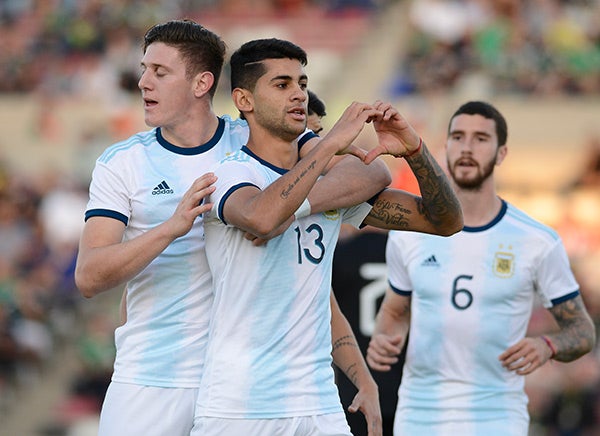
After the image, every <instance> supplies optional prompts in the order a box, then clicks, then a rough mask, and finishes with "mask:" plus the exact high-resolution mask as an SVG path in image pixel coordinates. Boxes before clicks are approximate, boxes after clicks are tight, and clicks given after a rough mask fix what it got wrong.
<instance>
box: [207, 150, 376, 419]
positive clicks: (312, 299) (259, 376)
mask: <svg viewBox="0 0 600 436" xmlns="http://www.w3.org/2000/svg"><path fill="white" fill-rule="evenodd" d="M285 171H286V170H284V169H281V168H277V167H274V166H272V165H270V164H269V163H267V162H265V161H263V160H261V159H260V158H258V157H256V156H255V155H254V154H253V153H252V152H251V151H250V150H249V149H247V148H246V147H244V148H242V150H241V151H239V152H237V153H235V154H232V155H231V156H229V157H228V158H226V159H225V160H224V161H223V162H222V164H221V165H220V166H218V167H216V168H215V174H216V175H217V177H218V180H217V182H216V184H215V185H216V191H215V192H214V193H213V194H212V195H211V201H212V202H213V203H214V207H213V210H212V211H211V212H210V213H209V214H207V216H206V217H205V231H206V251H207V255H208V261H209V264H210V268H211V271H212V273H213V277H214V293H215V299H214V305H213V312H212V316H211V325H210V333H209V346H208V355H209V356H210V358H209V359H207V362H206V366H205V372H204V374H203V379H202V384H201V386H200V392H199V395H198V407H197V410H196V417H206V416H208V417H221V418H247V419H269V418H283V417H294V416H309V415H321V414H327V413H334V412H342V407H341V404H340V400H339V396H338V392H337V389H336V386H335V382H334V373H333V369H332V367H331V363H332V361H331V328H330V318H331V317H330V315H331V312H330V304H329V296H330V292H331V269H332V260H333V252H334V248H335V244H336V241H337V237H338V233H339V230H340V225H341V223H342V220H343V221H345V222H349V223H351V224H354V225H359V224H360V223H361V222H362V221H363V219H364V217H365V216H366V215H367V214H368V212H369V211H370V206H369V205H367V204H363V205H360V206H356V207H354V208H350V209H345V210H341V211H338V210H334V211H329V212H326V213H321V214H314V215H311V216H307V217H304V218H301V219H299V220H296V221H294V222H293V223H292V225H291V226H290V227H289V228H288V229H287V230H286V231H285V232H284V233H282V234H281V235H279V236H277V237H275V238H273V239H271V240H270V241H268V242H267V244H266V245H264V246H261V247H255V246H253V245H252V243H251V242H250V241H248V240H246V239H245V238H244V232H242V231H241V230H239V229H237V228H235V227H233V226H231V225H228V224H227V223H225V222H224V221H223V216H222V210H223V205H224V203H225V202H226V201H227V198H228V197H229V195H230V194H231V193H232V192H234V191H235V190H236V189H238V188H240V187H242V186H248V185H251V186H256V187H258V188H259V189H264V188H266V187H267V186H268V185H270V184H271V183H272V182H274V181H275V180H276V179H277V178H279V177H280V176H281V175H282V174H283V173H285ZM268 213H269V211H268V210H265V214H268Z"/></svg>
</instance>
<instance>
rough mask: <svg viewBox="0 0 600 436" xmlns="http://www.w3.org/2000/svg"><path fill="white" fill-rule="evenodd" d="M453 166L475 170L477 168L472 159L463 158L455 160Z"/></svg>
mask: <svg viewBox="0 0 600 436" xmlns="http://www.w3.org/2000/svg"><path fill="white" fill-rule="evenodd" d="M454 166H455V167H457V168H475V167H477V162H475V161H474V160H473V159H467V158H463V159H459V160H457V161H456V163H455V164H454Z"/></svg>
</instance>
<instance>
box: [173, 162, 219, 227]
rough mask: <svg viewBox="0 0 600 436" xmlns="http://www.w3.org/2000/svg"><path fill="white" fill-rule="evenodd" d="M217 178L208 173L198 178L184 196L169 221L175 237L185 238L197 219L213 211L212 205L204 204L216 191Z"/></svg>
mask: <svg viewBox="0 0 600 436" xmlns="http://www.w3.org/2000/svg"><path fill="white" fill-rule="evenodd" d="M216 181H217V176H215V175H214V174H213V173H206V174H204V175H203V176H201V177H199V178H197V179H196V180H194V182H193V183H192V186H190V188H189V189H188V190H187V191H186V192H185V194H183V198H182V199H181V201H180V202H179V204H178V205H177V208H176V209H175V212H174V213H173V215H172V216H171V218H169V219H168V220H167V223H168V224H169V228H170V229H171V232H172V234H173V235H175V237H179V236H183V235H185V234H186V233H187V232H189V231H190V230H191V228H192V225H193V224H194V221H195V220H196V218H197V217H198V216H200V215H202V214H203V213H206V212H209V211H210V210H211V209H212V206H213V205H212V203H208V202H204V201H203V200H205V199H207V198H208V197H209V196H210V194H212V193H213V192H214V190H215V187H214V186H213V183H215V182H216Z"/></svg>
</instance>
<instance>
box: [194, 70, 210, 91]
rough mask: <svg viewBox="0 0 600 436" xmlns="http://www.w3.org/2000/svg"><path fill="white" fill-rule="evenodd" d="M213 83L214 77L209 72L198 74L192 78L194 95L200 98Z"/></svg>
mask: <svg viewBox="0 0 600 436" xmlns="http://www.w3.org/2000/svg"><path fill="white" fill-rule="evenodd" d="M214 83H215V77H214V76H213V73H211V72H210V71H203V72H202V73H198V74H197V75H196V77H195V78H194V95H195V96H196V97H202V96H204V95H205V94H208V92H209V91H210V90H211V89H212V87H213V85H214Z"/></svg>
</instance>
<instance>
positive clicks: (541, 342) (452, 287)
mask: <svg viewBox="0 0 600 436" xmlns="http://www.w3.org/2000/svg"><path fill="white" fill-rule="evenodd" d="M506 138H507V127H506V121H505V119H504V117H503V116H502V115H501V114H500V112H498V110H497V109H496V108H495V107H493V106H492V105H490V104H488V103H485V102H479V101H474V102H468V103H466V104H464V105H463V106H461V107H460V108H459V109H458V110H457V111H456V112H455V113H454V115H453V116H452V118H451V120H450V123H449V128H448V136H447V142H446V157H447V165H448V171H449V173H450V179H451V181H452V184H453V186H454V189H455V191H456V193H457V195H458V198H459V200H460V203H461V206H462V209H463V216H464V223H465V227H464V229H463V230H462V231H461V232H459V233H456V234H454V235H452V236H450V237H448V238H440V237H437V236H431V235H425V234H419V233H410V232H395V231H392V232H390V235H389V238H388V242H387V249H386V262H387V265H388V274H389V276H388V278H389V285H390V289H388V291H387V293H386V296H385V298H384V301H383V303H382V306H381V308H380V310H379V312H378V315H377V320H376V327H375V332H374V334H373V337H372V339H371V342H370V344H369V349H368V352H367V362H368V363H369V365H370V366H371V368H373V369H374V370H379V371H386V370H389V367H390V365H391V364H393V363H395V362H396V360H397V355H398V354H399V353H400V351H401V349H402V347H403V346H404V345H405V342H406V340H407V335H408V334H409V332H410V337H409V339H408V348H407V352H406V358H405V364H404V369H403V375H402V382H401V385H400V389H399V394H398V396H399V399H398V406H397V410H396V416H395V423H394V434H397V435H420V434H427V435H429V436H445V435H461V436H468V435H473V436H475V435H486V436H494V435H498V436H500V435H501V436H526V435H527V434H528V427H529V416H528V413H527V396H526V394H525V392H524V376H525V375H527V374H530V373H531V372H533V371H535V370H536V369H538V368H539V367H540V366H542V365H544V364H545V363H547V362H548V361H549V360H551V359H554V360H557V361H561V362H569V361H572V360H575V359H577V358H578V357H580V356H582V355H584V354H585V353H587V352H589V351H590V350H591V349H592V347H593V345H594V342H595V331H594V326H593V324H592V321H591V319H590V316H589V315H588V313H587V311H586V308H585V307H584V304H583V301H582V298H581V295H580V294H579V286H578V284H577V282H576V280H575V278H574V276H573V273H572V271H571V269H570V266H569V259H568V257H567V253H566V252H565V249H564V246H563V244H562V242H561V240H560V238H559V236H558V234H557V233H556V232H555V231H554V230H552V229H551V228H549V227H547V226H546V225H543V224H541V223H540V222H538V221H536V220H534V219H532V218H531V217H529V216H528V215H526V214H525V213H524V212H522V211H520V210H519V209H517V208H515V207H514V206H513V205H511V204H510V203H508V202H506V201H505V200H503V199H501V198H500V197H498V195H497V194H496V189H495V185H494V168H495V166H497V165H500V164H501V163H502V161H503V160H504V158H505V157H506V154H507V145H506ZM536 294H537V296H538V297H539V298H540V300H541V302H542V303H543V305H544V306H545V307H546V308H547V309H548V310H549V312H550V313H551V314H552V316H553V317H554V319H555V320H556V322H557V324H558V327H559V330H558V331H556V332H552V333H548V334H547V335H543V336H538V337H526V336H525V334H526V330H527V326H528V322H529V318H530V315H531V312H532V308H533V304H534V297H535V296H536Z"/></svg>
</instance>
